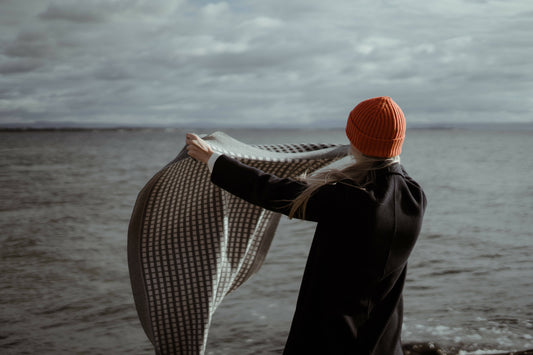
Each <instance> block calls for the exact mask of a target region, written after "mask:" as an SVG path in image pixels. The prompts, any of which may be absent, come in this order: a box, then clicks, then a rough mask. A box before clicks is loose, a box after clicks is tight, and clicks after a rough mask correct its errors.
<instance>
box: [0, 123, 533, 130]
mask: <svg viewBox="0 0 533 355" xmlns="http://www.w3.org/2000/svg"><path fill="white" fill-rule="evenodd" d="M205 129H210V130H221V131H224V130H254V131H306V130H308V131H316V130H325V131H332V130H343V129H344V127H333V126H329V127H325V126H320V125H317V126H316V127H303V128H302V127H294V126H291V127H248V126H240V127H239V126H235V127H233V126H228V127H213V126H206V125H198V126H149V125H147V126H121V125H99V124H94V125H92V124H86V125H76V124H66V125H61V124H47V123H43V124H29V125H22V124H4V125H2V124H0V132H86V131H143V130H154V131H164V130H169V131H175V130H184V131H186V130H205ZM407 129H408V130H473V131H533V122H513V123H413V124H408V125H407Z"/></svg>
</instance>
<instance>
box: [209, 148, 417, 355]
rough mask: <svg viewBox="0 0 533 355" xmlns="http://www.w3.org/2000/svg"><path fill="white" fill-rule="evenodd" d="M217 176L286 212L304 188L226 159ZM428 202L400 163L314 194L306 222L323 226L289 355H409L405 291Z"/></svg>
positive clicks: (241, 193) (308, 270) (309, 265)
mask: <svg viewBox="0 0 533 355" xmlns="http://www.w3.org/2000/svg"><path fill="white" fill-rule="evenodd" d="M211 181H212V182H213V183H215V184H216V185H218V186H220V187H221V188H223V189H225V190H227V191H229V192H231V193H232V194H234V195H236V196H238V197H241V198H243V199H245V200H247V201H249V202H251V203H253V204H256V205H259V206H261V207H264V208H266V209H269V210H273V211H276V212H281V213H283V214H287V213H288V207H287V201H290V200H293V199H294V198H295V197H296V196H297V195H298V194H299V193H300V192H301V191H303V189H305V187H306V185H305V183H303V182H300V181H295V180H291V179H281V178H278V177H276V176H273V175H270V174H266V173H264V172H262V171H260V170H257V169H254V168H251V167H249V166H246V165H244V164H241V163H240V162H238V161H237V160H234V159H231V158H228V157H226V156H221V157H219V158H218V159H217V161H216V163H215V166H214V168H213V172H212V175H211ZM425 206H426V198H425V195H424V192H423V190H422V188H421V187H420V186H419V185H418V184H417V183H416V182H415V181H414V180H413V179H411V178H410V177H409V176H408V175H407V173H406V172H405V170H404V169H403V168H402V167H401V165H400V164H393V165H391V166H389V167H387V168H383V169H379V170H377V171H376V180H375V183H373V184H371V185H370V186H367V187H366V189H365V190H362V189H360V188H356V187H354V186H353V184H351V185H350V183H349V181H342V182H339V183H336V184H332V185H326V186H323V187H322V188H320V189H319V190H318V191H317V192H315V194H314V195H312V197H311V198H310V200H309V202H308V204H307V210H306V219H307V220H311V221H316V222H318V224H317V227H316V232H315V236H314V239H313V243H312V246H311V250H310V252H309V257H308V260H307V265H306V267H305V272H304V276H303V281H302V285H301V288H300V293H299V296H298V302H297V305H296V311H295V314H294V318H293V321H292V325H291V330H290V333H289V337H288V339H287V343H286V345H285V351H284V354H335V355H336V354H376V355H396V354H403V352H402V349H401V343H400V334H401V329H402V319H403V304H402V290H403V286H404V282H405V275H406V270H407V258H408V257H409V254H410V252H411V250H412V248H413V246H414V244H415V241H416V239H417V237H418V234H419V231H420V227H421V224H422V217H423V214H424V210H425Z"/></svg>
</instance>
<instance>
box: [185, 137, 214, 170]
mask: <svg viewBox="0 0 533 355" xmlns="http://www.w3.org/2000/svg"><path fill="white" fill-rule="evenodd" d="M185 142H186V144H187V147H186V148H187V154H188V155H189V156H191V157H192V158H194V159H196V160H198V161H201V162H204V163H207V161H208V160H209V157H210V156H211V154H212V153H213V150H212V149H211V147H210V145H209V144H208V143H207V142H205V141H204V140H203V139H202V138H200V137H198V136H197V135H196V134H194V133H187V134H186V135H185Z"/></svg>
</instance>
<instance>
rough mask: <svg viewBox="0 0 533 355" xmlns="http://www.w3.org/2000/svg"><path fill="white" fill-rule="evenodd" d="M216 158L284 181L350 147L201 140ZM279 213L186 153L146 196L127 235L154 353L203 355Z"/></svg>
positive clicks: (259, 258)
mask: <svg viewBox="0 0 533 355" xmlns="http://www.w3.org/2000/svg"><path fill="white" fill-rule="evenodd" d="M204 139H205V140H206V141H208V142H209V143H210V144H211V146H212V147H213V149H214V150H215V151H217V152H220V153H223V154H226V155H228V156H232V157H234V158H237V159H239V160H240V161H242V162H244V163H246V164H248V165H251V166H254V167H257V168H259V169H261V170H263V171H265V172H269V173H273V174H275V175H277V176H280V177H297V176H299V175H301V174H302V173H304V172H306V171H307V172H313V171H315V170H317V169H320V168H322V167H324V166H326V165H328V164H330V163H332V162H334V161H336V160H338V159H340V158H342V157H343V156H345V155H346V154H347V151H348V149H347V146H339V145H333V144H278V145H264V146H250V145H247V144H244V143H241V142H239V141H237V140H235V139H233V138H231V137H229V136H227V135H225V134H223V133H220V132H217V133H214V134H213V135H211V136H208V137H204ZM279 217H280V216H279V214H277V213H273V212H270V211H267V210H264V209H262V208H259V207H257V206H254V205H252V204H249V203H248V202H246V201H244V200H242V199H240V198H237V197H235V196H233V195H231V194H229V193H227V192H226V191H224V190H222V189H220V188H219V187H217V186H215V185H214V184H212V183H211V182H210V180H209V171H208V169H207V167H206V165H205V164H203V163H200V162H197V161H195V160H194V159H192V158H190V157H188V155H187V153H186V150H185V149H183V150H182V151H181V152H180V153H179V154H178V156H177V157H176V159H174V160H173V161H172V162H170V163H169V164H168V165H167V166H165V167H164V168H163V169H162V170H161V171H159V172H158V173H157V174H156V175H155V176H154V177H153V178H152V179H151V180H150V181H149V182H148V183H147V184H146V186H145V187H144V188H143V189H142V190H141V192H140V193H139V196H138V198H137V202H136V204H135V207H134V210H133V214H132V217H131V221H130V226H129V231H128V264H129V268H130V278H131V284H132V289H133V296H134V299H135V304H136V307H137V312H138V315H139V318H140V320H141V324H142V326H143V328H144V330H145V332H146V334H147V336H148V338H149V339H150V341H151V342H152V343H153V345H154V348H155V350H156V353H157V354H203V353H204V351H205V346H206V341H207V334H208V329H209V324H210V322H211V318H212V315H213V313H214V312H215V310H216V308H217V306H218V305H219V304H220V302H221V301H222V299H223V298H224V296H225V295H227V294H228V293H229V292H231V291H233V290H235V289H236V288H238V287H239V286H240V285H241V284H242V283H243V282H244V281H246V280H247V279H248V278H249V277H250V276H251V275H252V274H253V273H255V272H256V271H257V270H258V269H259V267H260V266H261V265H262V263H263V260H264V258H265V255H266V253H267V251H268V248H269V247H270V243H271V241H272V237H273V236H274V232H275V230H276V227H277V225H278V221H279Z"/></svg>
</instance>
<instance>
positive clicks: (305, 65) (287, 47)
mask: <svg viewBox="0 0 533 355" xmlns="http://www.w3.org/2000/svg"><path fill="white" fill-rule="evenodd" d="M4 8H5V9H6V10H7V11H9V12H10V13H11V16H8V15H6V14H5V12H2V13H1V14H0V75H2V81H1V82H0V93H2V95H0V122H22V123H23V122H34V121H39V120H45V119H46V120H54V121H62V120H64V121H79V122H95V123H98V122H115V123H117V124H138V123H144V124H152V123H161V124H184V125H194V124H198V123H202V124H203V125H206V124H209V122H212V123H213V124H228V125H236V124H246V125H252V126H257V125H287V124H290V125H300V124H301V125H311V126H312V125H313V123H322V122H331V124H332V125H342V124H343V123H344V121H345V117H346V115H347V113H348V112H349V110H350V109H351V108H352V107H353V105H355V104H356V103H357V102H358V101H360V100H362V99H365V98H368V97H372V96H378V95H389V96H392V97H393V98H394V99H395V100H396V101H397V102H398V103H399V104H400V105H401V106H402V108H403V109H404V111H405V112H406V113H407V115H408V119H409V120H411V121H413V122H437V121H444V122H452V121H474V122H476V121H502V120H509V121H528V122H530V121H531V120H532V112H533V102H532V100H531V99H529V97H531V96H532V94H533V68H532V66H531V65H530V58H531V56H532V55H533V43H532V41H531V39H530V33H531V32H532V30H533V24H532V22H531V20H530V18H531V14H532V13H533V3H532V4H529V3H527V2H520V3H518V2H507V1H494V0H492V1H463V0H444V1H439V2H438V3H434V2H431V3H425V2H420V1H417V0H409V1H397V0H389V1H370V0H361V1H352V0H338V1H335V2H333V3H331V2H323V1H308V0H306V1H304V0H295V1H290V2H287V1H285V0H272V1H268V2H252V1H239V2H217V3H210V2H208V1H201V2H200V1H194V2H193V1H189V2H186V1H184V0H183V1H163V0H152V1H148V0H145V1H143V0H138V1H135V2H130V1H125V0H124V1H123V0H119V1H104V0H98V1H94V2H93V1H91V2H84V3H83V4H80V3H79V2H74V1H67V0H57V1H53V2H48V1H45V2H42V1H38V0H33V1H31V0H27V1H24V4H22V2H20V1H16V0H8V1H5V0H4V1H3V2H2V9H4ZM518 108H519V109H518Z"/></svg>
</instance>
